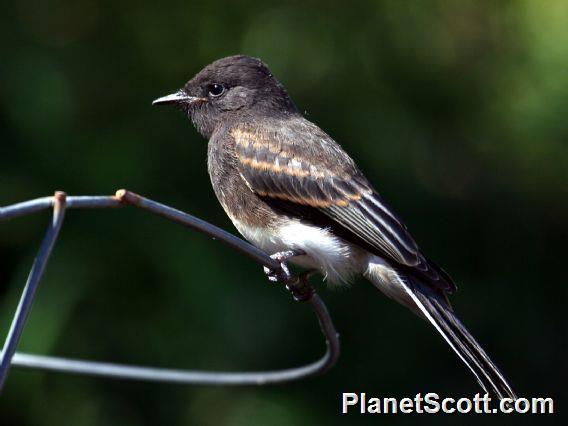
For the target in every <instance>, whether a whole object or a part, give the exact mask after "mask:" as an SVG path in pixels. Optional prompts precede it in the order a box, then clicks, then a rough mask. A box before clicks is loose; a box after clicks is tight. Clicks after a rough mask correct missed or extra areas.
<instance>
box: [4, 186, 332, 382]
mask: <svg viewBox="0 0 568 426" xmlns="http://www.w3.org/2000/svg"><path fill="white" fill-rule="evenodd" d="M126 204H129V205H133V206H135V207H139V208H142V209H144V210H146V211H149V212H151V213H154V214H156V215H159V216H163V217H165V218H167V219H170V220H172V221H174V222H177V223H180V224H182V225H185V226H188V227H190V228H192V229H195V230H198V231H200V232H202V233H204V234H207V235H210V236H212V237H213V238H216V239H219V240H221V241H222V242H224V243H225V244H227V245H229V246H230V247H231V248H233V249H235V250H237V251H239V252H241V253H243V254H245V255H247V256H248V257H250V258H251V259H253V260H255V261H256V262H258V263H260V264H262V265H264V266H266V267H268V268H271V269H276V268H280V267H281V264H280V263H279V262H278V261H277V260H275V259H272V258H271V257H270V256H269V255H268V254H266V253H265V252H263V251H262V250H259V249H258V248H256V247H254V246H252V245H251V244H249V243H247V242H246V241H244V240H241V239H240V238H238V237H235V236H234V235H232V234H230V233H228V232H226V231H224V230H223V229H221V228H218V227H216V226H214V225H211V224H210V223H208V222H205V221H203V220H201V219H198V218H196V217H194V216H191V215H189V214H187V213H184V212H182V211H180V210H177V209H174V208H172V207H169V206H166V205H163V204H160V203H157V202H155V201H152V200H149V199H147V198H144V197H141V196H140V195H137V194H134V193H132V192H128V191H126V190H120V191H117V193H116V196H74V197H66V196H65V194H64V193H60V192H58V193H56V195H55V196H54V197H44V198H38V199H36V200H30V201H27V202H23V203H19V204H15V205H12V206H8V207H4V208H0V220H5V219H11V218H14V217H18V216H24V215H27V214H31V213H34V212H37V211H40V210H44V209H47V208H49V207H51V206H53V208H54V212H53V220H52V222H51V225H50V227H49V228H48V231H47V233H46V236H45V238H44V240H43V243H42V245H41V247H40V250H39V252H38V255H37V256H36V260H35V261H34V265H33V267H32V270H31V271H30V276H29V278H28V283H27V284H26V287H25V288H24V291H23V293H22V298H21V300H20V304H19V305H18V309H17V311H16V314H15V316H14V321H13V323H12V327H11V329H10V332H9V333H8V337H7V339H6V343H5V345H4V349H3V351H2V354H1V359H0V390H1V389H2V385H3V382H4V380H5V378H6V375H7V373H8V369H9V368H10V365H14V366H16V367H18V368H23V369H40V370H48V371H57V372H62V373H70V374H80V375H91V376H104V377H110V378H117V379H127V380H147V381H160V382H170V383H185V384H208V385H263V384H274V383H285V382H290V381H294V380H299V379H302V378H306V377H310V376H313V375H316V374H323V373H325V372H326V371H328V370H329V369H330V368H331V367H332V366H333V365H334V364H335V362H336V361H337V359H338V357H339V352H340V344H339V337H338V335H337V332H336V330H335V327H334V326H333V322H332V319H331V316H330V315H329V312H328V310H327V308H326V306H325V304H324V303H323V301H322V300H321V299H320V297H319V296H318V295H317V294H315V291H313V288H311V286H310V285H309V283H308V282H307V276H306V277H299V278H298V279H297V280H295V283H294V284H289V285H288V288H289V290H290V291H291V292H292V294H294V297H295V298H296V300H302V301H307V302H308V303H310V305H311V306H312V309H313V310H314V312H315V314H316V316H317V318H318V321H319V324H320V327H321V330H322V333H323V334H324V336H325V339H326V345H327V350H326V352H325V354H324V355H323V357H322V358H320V359H319V360H318V361H315V362H313V363H311V364H308V365H305V366H301V367H297V368H290V369H285V370H277V371H261V372H245V373H240V372H200V371H189V370H177V369H166V368H153V367H140V366H130V365H121V364H113V363H105V362H95V361H88V360H76V359H69V358H61V357H52V356H44V355H35V354H25V353H15V349H16V346H17V343H18V340H19V337H20V336H21V333H22V330H23V326H24V323H25V319H26V317H27V315H28V314H29V311H30V309H31V305H32V301H33V297H34V294H35V289H36V288H37V285H38V284H39V281H40V279H41V276H42V274H43V271H44V269H45V265H46V263H47V261H48V259H49V255H50V254H51V250H52V249H53V245H54V244H55V241H56V239H57V235H58V233H59V230H60V228H61V225H62V222H63V217H64V212H65V209H66V208H113V207H121V206H123V205H126ZM298 294H302V295H304V296H302V297H301V298H298ZM305 295H307V296H305Z"/></svg>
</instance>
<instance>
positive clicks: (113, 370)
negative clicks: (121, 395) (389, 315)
mask: <svg viewBox="0 0 568 426" xmlns="http://www.w3.org/2000/svg"><path fill="white" fill-rule="evenodd" d="M311 304H312V307H313V309H314V311H315V313H316V315H317V317H318V320H319V322H320V325H321V327H322V330H324V334H325V336H326V341H327V350H326V352H325V354H324V356H323V357H322V358H320V359H319V360H317V361H315V362H313V363H311V364H308V365H305V366H301V367H297V368H290V369H285V370H277V371H257V372H220V371H219V372H207V371H191V370H178V369H168V368H154V367H140V366H131V365H122V364H114V363H108V362H95V361H84V360H77V359H70V358H59V357H50V356H43V355H33V354H25V353H17V354H16V355H15V356H14V358H13V360H12V364H13V365H14V366H15V367H18V368H22V369H39V370H48V371H55V372H59V373H71V374H77V375H86V376H99V377H107V378H113V379H123V380H144V381H151V382H166V383H180V384H194V385H195V384H199V385H216V386H219V385H237V386H244V385H268V384H281V383H287V382H291V381H295V380H300V379H304V378H307V377H310V376H314V375H317V374H323V373H324V372H326V371H327V370H328V369H329V368H331V367H332V366H333V364H334V363H335V361H336V360H337V357H338V356H339V340H338V338H337V334H336V333H335V329H334V328H333V324H332V323H331V318H330V316H329V313H328V312H327V309H326V308H325V305H324V304H323V302H322V301H321V299H320V298H319V296H317V295H314V297H313V298H312V300H311ZM324 324H325V325H324Z"/></svg>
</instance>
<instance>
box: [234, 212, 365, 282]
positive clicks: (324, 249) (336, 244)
mask: <svg viewBox="0 0 568 426" xmlns="http://www.w3.org/2000/svg"><path fill="white" fill-rule="evenodd" d="M231 219H232V221H233V223H234V225H235V227H236V228H237V229H238V230H239V232H240V233H241V234H242V235H243V236H244V237H245V238H246V239H247V240H248V241H250V242H251V243H252V244H254V245H255V246H257V247H258V248H260V249H262V250H264V251H266V252H267V253H269V254H273V253H277V252H280V251H285V250H291V249H300V250H303V251H305V252H306V255H305V256H297V257H295V258H293V259H291V262H292V263H295V264H298V265H300V266H304V267H307V268H315V269H319V270H320V271H321V272H322V274H323V275H324V276H325V278H326V279H327V280H328V281H329V282H330V283H334V284H335V283H341V282H344V283H347V282H349V280H350V279H351V277H352V275H353V274H356V273H361V272H363V270H364V265H363V263H364V262H363V261H364V259H365V258H366V257H367V255H366V252H365V251H364V250H362V249H360V248H358V247H356V246H354V245H353V244H351V243H349V242H347V241H345V240H343V239H341V238H339V237H337V236H336V235H334V234H333V233H332V232H331V231H329V230H328V229H325V228H320V227H317V226H314V225H310V224H306V223H302V222H301V221H300V220H298V219H288V220H286V221H284V222H283V223H282V224H281V225H280V226H278V227H276V228H269V229H267V228H260V227H251V226H248V225H246V224H244V223H242V222H241V221H239V220H236V219H234V218H231ZM365 266H366V265H365Z"/></svg>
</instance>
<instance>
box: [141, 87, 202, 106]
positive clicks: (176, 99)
mask: <svg viewBox="0 0 568 426" xmlns="http://www.w3.org/2000/svg"><path fill="white" fill-rule="evenodd" d="M206 100H207V99H205V98H198V97H195V96H189V95H188V94H187V93H185V91H183V90H180V91H178V92H176V93H172V94H171V95H167V96H162V97H161V98H158V99H156V100H154V101H153V102H152V105H167V104H178V105H179V104H187V105H191V104H194V103H196V102H205V101H206Z"/></svg>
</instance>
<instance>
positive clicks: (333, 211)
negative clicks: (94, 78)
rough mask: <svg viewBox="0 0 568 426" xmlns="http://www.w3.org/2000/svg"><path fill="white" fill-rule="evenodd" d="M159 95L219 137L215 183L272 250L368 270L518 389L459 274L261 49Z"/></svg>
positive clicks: (500, 381)
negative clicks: (469, 305) (461, 296)
mask: <svg viewBox="0 0 568 426" xmlns="http://www.w3.org/2000/svg"><path fill="white" fill-rule="evenodd" d="M155 103H158V104H163V103H173V104H176V105H178V106H180V107H181V108H183V109H184V110H185V111H186V113H187V114H188V116H189V117H190V119H191V120H192V121H193V123H194V124H195V126H196V128H197V130H198V131H199V132H200V133H201V134H202V135H203V136H204V137H205V138H207V139H209V147H208V168H209V174H210V177H211V182H212V185H213V188H214V190H215V194H216V195H217V197H218V199H219V201H220V203H221V205H222V206H223V208H224V209H225V211H226V213H227V214H228V215H229V217H230V218H231V220H232V221H233V223H234V224H235V226H236V227H237V229H238V230H239V231H240V232H241V233H242V234H243V235H244V236H245V237H246V238H247V239H248V240H249V241H251V242H252V243H253V244H255V245H257V246H258V247H260V248H262V249H264V250H266V251H269V252H277V251H283V250H288V249H301V250H303V251H304V252H305V253H306V255H304V256H299V257H298V258H295V259H294V260H293V261H295V262H297V263H298V264H300V265H303V266H306V267H310V268H316V269H319V270H320V271H321V272H322V273H323V274H324V275H325V276H326V277H327V278H328V279H329V280H330V281H332V282H334V281H335V282H340V281H348V280H349V279H350V278H351V276H352V275H358V274H359V275H362V276H364V277H365V278H366V279H368V280H369V281H370V282H371V283H372V284H373V285H375V286H376V287H377V288H379V289H380V290H381V291H383V292H384V293H385V294H386V295H388V296H389V297H392V298H393V299H395V300H397V301H398V302H400V303H402V304H403V305H405V306H407V307H409V308H410V309H411V310H412V311H414V312H415V313H417V314H418V315H419V316H421V317H423V318H425V319H427V320H428V321H430V322H431V323H432V325H434V327H435V328H436V329H437V330H438V331H439V332H440V334H441V335H442V337H443V338H444V339H445V340H446V342H447V343H448V344H449V345H450V346H451V347H452V349H453V350H454V351H455V352H456V353H457V354H458V356H459V357H460V358H461V359H462V360H463V361H464V363H465V364H466V365H467V366H468V368H469V369H470V370H471V371H472V372H473V374H474V375H475V377H476V378H477V380H478V381H479V383H480V384H481V386H482V387H483V388H484V389H485V390H486V391H487V392H492V393H493V394H495V395H496V396H498V397H499V398H505V397H509V398H513V399H514V398H515V394H514V392H513V390H512V389H511V387H510V385H509V384H508V383H507V381H506V379H505V378H504V376H503V374H502V373H501V372H500V371H499V369H498V368H497V367H496V366H495V364H494V363H493V362H492V361H491V359H490V358H489V357H488V356H487V354H486V353H485V351H484V350H483V349H482V348H481V347H480V346H479V344H478V343H477V342H476V341H475V339H474V338H473V337H472V336H471V334H470V333H469V332H468V331H467V330H466V329H465V327H464V326H463V325H462V324H461V322H460V321H459V320H458V319H457V317H456V316H455V314H454V313H453V310H452V308H451V306H450V305H449V302H448V300H447V294H448V293H451V292H452V291H454V290H455V284H454V283H453V281H452V280H451V278H450V277H449V276H448V275H447V274H446V273H445V272H444V271H443V270H442V269H440V268H439V267H438V266H436V265H435V264H434V263H432V262H431V261H429V260H428V259H427V258H426V257H425V256H424V254H423V253H422V252H421V251H420V249H419V247H418V245H417V244H416V242H415V241H414V239H413V238H412V236H411V235H410V233H409V232H408V230H407V228H406V226H405V225H404V224H403V222H402V221H401V220H400V218H399V217H398V216H397V215H396V214H395V213H394V211H393V210H392V208H390V207H389V206H388V205H387V204H386V203H385V201H384V200H383V199H382V198H381V196H380V195H379V193H378V192H377V191H376V190H375V189H374V188H373V186H372V185H371V184H370V183H369V181H368V180H367V179H366V178H365V176H364V175H363V173H362V172H361V171H360V170H359V169H358V168H357V166H356V164H355V162H354V161H353V160H352V159H351V157H349V155H347V153H345V151H344V150H343V149H342V148H341V147H340V146H339V145H338V144H337V143H336V142H335V141H334V140H333V139H332V138H331V137H330V136H329V135H327V134H326V133H325V132H324V131H323V130H321V129H320V128H319V127H317V126H316V125H315V124H313V123H311V122H310V121H308V120H306V119H305V118H304V117H303V116H302V115H301V114H300V113H299V111H298V109H297V108H296V106H295V105H294V103H293V102H292V100H291V99H290V97H289V96H288V94H287V92H286V90H285V89H284V87H283V86H282V84H280V83H279V82H278V80H276V78H274V76H272V74H271V73H270V71H269V69H268V67H267V66H266V65H265V64H264V63H263V62H262V61H260V60H259V59H256V58H251V57H248V56H243V55H239V56H231V57H228V58H223V59H220V60H218V61H215V62H213V63H212V64H210V65H208V66H207V67H205V68H204V69H203V70H202V71H201V72H199V73H198V74H197V75H196V76H195V77H194V78H193V79H191V80H190V81H189V82H188V83H187V84H186V85H185V86H184V88H183V89H181V90H180V91H178V92H177V93H175V94H172V95H169V96H165V97H163V98H160V99H157V100H156V101H155Z"/></svg>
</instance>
